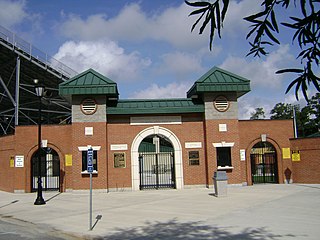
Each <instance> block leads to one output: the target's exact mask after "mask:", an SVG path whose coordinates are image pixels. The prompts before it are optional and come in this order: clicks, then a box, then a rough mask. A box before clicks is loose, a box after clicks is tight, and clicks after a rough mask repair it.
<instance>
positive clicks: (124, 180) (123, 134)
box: [107, 114, 206, 189]
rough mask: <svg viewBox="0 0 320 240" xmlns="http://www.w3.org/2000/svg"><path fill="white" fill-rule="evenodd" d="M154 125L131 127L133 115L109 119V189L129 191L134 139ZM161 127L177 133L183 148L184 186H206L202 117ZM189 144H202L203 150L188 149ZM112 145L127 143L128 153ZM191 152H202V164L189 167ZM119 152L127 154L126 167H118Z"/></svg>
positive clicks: (189, 118)
mask: <svg viewBox="0 0 320 240" xmlns="http://www.w3.org/2000/svg"><path fill="white" fill-rule="evenodd" d="M148 127H150V125H130V116H122V117H114V116H109V117H108V126H107V132H108V140H107V142H108V146H109V147H108V148H109V149H108V159H109V160H108V166H109V167H108V187H109V188H117V189H119V188H120V189H121V188H127V187H131V184H132V183H131V147H132V146H131V144H132V142H133V140H134V138H135V137H136V136H137V135H138V134H139V132H141V131H142V130H144V129H145V128H148ZM161 127H164V128H167V129H169V130H171V131H172V132H174V134H175V135H176V136H177V137H178V138H179V141H180V143H181V146H182V158H183V159H182V161H183V175H184V185H198V184H200V185H205V184H206V163H205V153H204V134H203V122H202V116H201V115H195V114H190V115H183V116H182V124H176V125H170V124H161ZM186 142H201V143H202V148H199V149H194V148H192V149H186V148H185V143H186ZM112 144H127V145H128V149H127V150H126V151H111V150H110V145H112ZM189 151H199V155H200V165H198V166H190V165H189V156H188V152H189ZM115 152H125V154H126V168H114V166H113V154H114V153H115Z"/></svg>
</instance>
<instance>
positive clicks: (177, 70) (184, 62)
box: [158, 52, 203, 80]
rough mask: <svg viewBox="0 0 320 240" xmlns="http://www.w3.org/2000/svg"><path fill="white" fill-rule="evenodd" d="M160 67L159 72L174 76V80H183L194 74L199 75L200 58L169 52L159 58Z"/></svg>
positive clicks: (183, 53) (201, 70)
mask: <svg viewBox="0 0 320 240" xmlns="http://www.w3.org/2000/svg"><path fill="white" fill-rule="evenodd" d="M161 59H162V61H163V63H162V66H160V67H159V68H158V71H159V72H166V73H169V74H171V75H174V76H175V78H176V79H179V80H185V79H188V76H189V75H190V74H192V73H194V72H197V73H201V72H203V68H202V67H201V57H199V56H196V55H194V54H189V53H185V52H171V53H166V54H163V55H162V56H161Z"/></svg>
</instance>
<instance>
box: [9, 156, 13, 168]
mask: <svg viewBox="0 0 320 240" xmlns="http://www.w3.org/2000/svg"><path fill="white" fill-rule="evenodd" d="M10 167H14V157H13V156H11V157H10Z"/></svg>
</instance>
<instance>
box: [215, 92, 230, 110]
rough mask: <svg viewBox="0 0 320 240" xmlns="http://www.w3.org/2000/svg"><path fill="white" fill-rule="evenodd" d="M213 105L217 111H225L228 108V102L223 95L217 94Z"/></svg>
mask: <svg viewBox="0 0 320 240" xmlns="http://www.w3.org/2000/svg"><path fill="white" fill-rule="evenodd" d="M214 107H215V108H216V109H217V110H218V111H219V112H225V111H227V110H228V108H229V102H228V99H227V98H226V97H224V96H219V97H217V98H216V100H215V101H214Z"/></svg>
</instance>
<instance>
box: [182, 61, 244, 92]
mask: <svg viewBox="0 0 320 240" xmlns="http://www.w3.org/2000/svg"><path fill="white" fill-rule="evenodd" d="M249 91H250V80H248V79H246V78H243V77H240V76H238V75H236V74H233V73H231V72H228V71H226V70H223V69H221V68H218V67H213V68H211V69H210V70H209V71H208V72H207V73H206V74H204V75H203V76H202V77H200V78H199V79H198V80H197V81H196V82H195V83H194V84H193V86H192V87H191V89H190V90H189V91H188V92H187V96H188V97H191V96H193V95H198V94H202V93H206V92H236V93H237V97H240V96H242V95H244V94H246V93H247V92H249Z"/></svg>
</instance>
